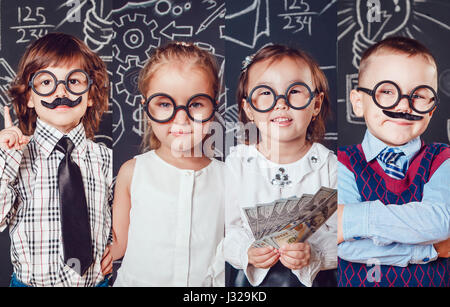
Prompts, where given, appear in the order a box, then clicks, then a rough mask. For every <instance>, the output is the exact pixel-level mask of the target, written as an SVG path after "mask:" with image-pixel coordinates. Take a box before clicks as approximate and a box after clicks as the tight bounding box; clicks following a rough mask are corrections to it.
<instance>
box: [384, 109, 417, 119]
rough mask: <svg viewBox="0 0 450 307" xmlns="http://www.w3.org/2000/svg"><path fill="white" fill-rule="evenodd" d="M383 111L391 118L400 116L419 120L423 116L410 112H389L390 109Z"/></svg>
mask: <svg viewBox="0 0 450 307" xmlns="http://www.w3.org/2000/svg"><path fill="white" fill-rule="evenodd" d="M383 113H384V115H386V116H388V117H391V118H402V119H406V120H411V121H417V120H421V119H422V118H423V116H420V115H412V114H408V113H402V112H391V111H386V110H383Z"/></svg>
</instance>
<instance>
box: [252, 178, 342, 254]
mask: <svg viewBox="0 0 450 307" xmlns="http://www.w3.org/2000/svg"><path fill="white" fill-rule="evenodd" d="M336 209H337V190H335V189H330V188H326V187H321V188H320V189H319V190H318V191H317V193H316V194H314V195H312V194H303V195H302V196H301V197H300V198H299V197H295V196H293V197H289V198H288V199H279V200H277V201H274V202H271V203H266V204H258V205H256V206H255V207H247V208H243V210H244V214H245V216H246V218H247V221H248V224H249V227H250V229H251V231H252V233H253V236H254V238H255V242H254V243H253V245H252V246H253V247H267V246H273V247H274V248H277V249H279V248H280V247H281V246H283V245H284V244H290V243H296V242H303V241H305V240H307V239H308V238H309V237H310V236H311V235H312V234H313V233H314V232H315V231H317V230H318V229H319V228H320V227H321V226H322V225H323V224H324V223H325V221H326V220H327V219H328V218H329V217H330V216H331V215H333V213H334V212H335V211H336Z"/></svg>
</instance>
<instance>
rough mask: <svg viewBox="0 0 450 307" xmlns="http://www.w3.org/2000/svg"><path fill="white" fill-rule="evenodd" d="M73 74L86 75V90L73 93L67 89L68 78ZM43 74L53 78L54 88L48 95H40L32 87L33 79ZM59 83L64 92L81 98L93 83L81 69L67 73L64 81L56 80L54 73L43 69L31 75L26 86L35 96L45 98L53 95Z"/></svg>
mask: <svg viewBox="0 0 450 307" xmlns="http://www.w3.org/2000/svg"><path fill="white" fill-rule="evenodd" d="M75 72H82V73H84V74H85V75H86V77H87V80H88V86H87V88H86V89H85V90H84V91H82V92H80V93H76V92H73V91H72V90H71V89H70V88H69V86H68V85H67V82H68V79H69V76H70V75H72V74H73V73H75ZM43 73H48V74H50V76H51V77H53V80H55V84H54V86H53V89H52V90H51V91H50V92H49V93H48V94H42V93H39V92H38V91H37V90H36V88H35V86H34V79H35V78H36V77H37V76H38V75H40V74H43ZM61 83H62V84H64V87H65V88H66V90H67V91H68V92H69V93H71V94H73V95H77V96H81V95H83V94H84V93H86V92H87V91H89V89H90V88H91V85H92V83H93V81H92V79H91V77H90V76H89V74H88V73H87V72H86V71H84V70H83V69H74V70H71V71H69V72H68V73H67V75H66V78H65V79H64V80H58V78H56V76H55V74H54V73H52V72H51V71H49V70H45V69H44V70H39V71H37V72H35V73H34V74H33V76H32V77H31V80H30V82H28V86H29V87H31V89H32V90H33V92H35V93H36V94H37V95H39V96H43V97H47V96H51V95H53V94H54V93H55V92H56V89H57V88H58V86H59V85H60V84H61Z"/></svg>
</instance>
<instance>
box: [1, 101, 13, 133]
mask: <svg viewBox="0 0 450 307" xmlns="http://www.w3.org/2000/svg"><path fill="white" fill-rule="evenodd" d="M3 110H4V113H3V114H4V117H5V128H10V127H12V126H13V122H12V119H11V115H9V107H7V106H5V107H4V108H3Z"/></svg>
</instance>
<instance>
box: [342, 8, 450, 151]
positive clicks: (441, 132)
mask: <svg viewBox="0 0 450 307" xmlns="http://www.w3.org/2000/svg"><path fill="white" fill-rule="evenodd" d="M366 2H367V1H360V0H358V1H354V0H340V1H339V2H338V106H339V107H338V123H339V127H338V130H339V146H341V145H349V144H356V143H361V141H362V139H363V137H364V132H365V131H366V126H365V124H364V119H361V118H355V117H354V116H353V114H352V111H351V105H350V100H349V92H350V90H351V89H352V88H354V87H356V82H355V81H354V78H352V75H353V76H354V77H355V76H356V74H357V72H358V70H357V67H358V64H359V62H358V61H357V57H358V54H359V57H360V56H361V54H362V52H363V51H364V50H365V49H366V48H367V47H368V46H369V45H370V44H371V41H373V42H376V41H380V40H381V39H383V38H384V36H389V35H399V36H406V37H412V38H415V39H417V40H419V41H420V42H421V43H423V44H424V45H425V46H427V47H428V48H429V49H430V51H431V53H433V55H434V56H435V58H436V60H437V65H438V74H439V90H438V95H439V99H440V105H439V107H438V108H437V110H436V112H434V114H433V118H432V119H431V122H430V125H429V126H428V129H427V131H426V132H425V133H424V134H423V139H424V141H425V142H427V143H428V142H442V143H449V141H450V119H449V117H450V116H449V114H450V112H449V111H450V58H449V54H450V40H449V38H450V14H449V13H448V12H449V11H450V2H449V1H448V0H433V1H429V0H424V1H411V0H402V1H391V0H389V1H387V0H382V1H380V4H381V10H382V11H386V14H387V15H388V16H390V20H389V22H387V23H386V25H385V26H384V27H383V28H381V25H382V24H384V21H385V19H384V18H382V19H380V21H381V22H380V23H376V22H375V23H371V26H372V33H376V32H378V29H380V28H381V30H380V34H379V35H378V36H376V37H373V36H370V35H358V33H359V32H360V31H361V30H362V29H363V30H362V31H363V32H362V33H367V29H368V26H369V23H368V22H367V18H366V16H367V15H366V13H365V12H367V10H366V11H364V10H361V8H363V7H364V6H366ZM369 2H376V1H369ZM395 2H397V3H398V4H397V5H396V4H395ZM358 12H362V13H361V14H360V16H362V18H361V22H358V18H357V16H358ZM372 12H373V11H372ZM369 16H375V15H369ZM372 20H373V19H372ZM367 36H369V37H367ZM354 46H356V48H355V47H354ZM356 50H360V51H356ZM354 60H355V61H354ZM353 63H355V65H353Z"/></svg>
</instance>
